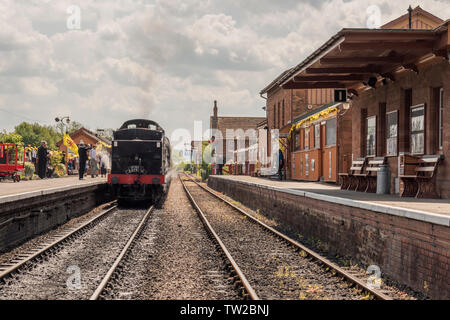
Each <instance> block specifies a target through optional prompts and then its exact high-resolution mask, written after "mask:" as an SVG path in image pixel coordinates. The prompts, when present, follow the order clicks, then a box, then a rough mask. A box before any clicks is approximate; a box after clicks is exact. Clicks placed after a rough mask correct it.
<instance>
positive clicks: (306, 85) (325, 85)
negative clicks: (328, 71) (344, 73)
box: [282, 81, 346, 89]
mask: <svg viewBox="0 0 450 320" xmlns="http://www.w3.org/2000/svg"><path fill="white" fill-rule="evenodd" d="M345 87H346V86H345V84H343V83H339V82H318V83H317V82H316V83H311V82H292V81H291V82H288V83H286V84H284V85H282V88H283V89H329V88H345Z"/></svg>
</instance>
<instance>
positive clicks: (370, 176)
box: [364, 157, 386, 193]
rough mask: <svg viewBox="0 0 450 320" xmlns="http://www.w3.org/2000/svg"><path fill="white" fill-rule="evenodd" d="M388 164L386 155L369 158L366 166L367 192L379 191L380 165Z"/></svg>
mask: <svg viewBox="0 0 450 320" xmlns="http://www.w3.org/2000/svg"><path fill="white" fill-rule="evenodd" d="M383 164H386V157H375V158H372V159H370V160H369V162H368V166H367V168H366V178H365V179H366V190H364V191H365V192H371V193H375V192H377V173H378V171H380V166H381V165H383Z"/></svg>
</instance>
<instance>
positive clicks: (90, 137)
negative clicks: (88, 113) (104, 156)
mask: <svg viewBox="0 0 450 320" xmlns="http://www.w3.org/2000/svg"><path fill="white" fill-rule="evenodd" d="M70 138H71V139H72V140H73V141H74V142H75V143H76V144H77V145H78V144H80V141H81V140H83V142H84V144H90V145H91V146H95V145H96V144H98V143H101V144H102V145H108V146H109V145H111V141H109V140H108V139H106V138H104V137H102V136H101V135H98V134H95V133H94V132H92V131H90V130H88V129H86V128H80V129H78V130H76V131H75V132H73V133H72V134H70ZM56 145H57V147H58V148H59V151H66V146H65V145H64V144H63V141H62V140H61V141H59V142H57V143H56ZM105 149H106V150H107V151H108V152H111V148H105Z"/></svg>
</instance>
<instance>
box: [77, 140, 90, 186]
mask: <svg viewBox="0 0 450 320" xmlns="http://www.w3.org/2000/svg"><path fill="white" fill-rule="evenodd" d="M78 156H79V158H80V161H79V166H80V167H79V168H78V175H79V178H80V180H83V176H84V172H85V171H86V161H87V158H88V147H87V146H86V145H85V144H84V141H83V139H81V140H80V145H79V146H78Z"/></svg>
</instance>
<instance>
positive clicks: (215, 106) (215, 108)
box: [214, 100, 217, 118]
mask: <svg viewBox="0 0 450 320" xmlns="http://www.w3.org/2000/svg"><path fill="white" fill-rule="evenodd" d="M214 118H217V100H214Z"/></svg>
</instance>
